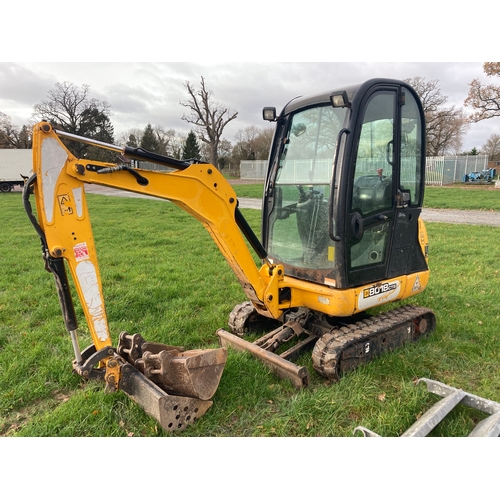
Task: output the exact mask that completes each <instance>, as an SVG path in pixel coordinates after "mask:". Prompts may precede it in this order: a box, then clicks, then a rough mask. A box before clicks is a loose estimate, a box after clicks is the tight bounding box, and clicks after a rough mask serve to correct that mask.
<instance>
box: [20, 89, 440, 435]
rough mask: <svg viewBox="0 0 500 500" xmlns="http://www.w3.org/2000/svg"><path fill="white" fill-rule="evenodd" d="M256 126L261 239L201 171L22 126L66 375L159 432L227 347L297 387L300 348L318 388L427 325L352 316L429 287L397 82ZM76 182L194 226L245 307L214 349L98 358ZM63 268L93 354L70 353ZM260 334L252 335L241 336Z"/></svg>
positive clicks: (124, 336) (414, 162) (104, 334)
mask: <svg viewBox="0 0 500 500" xmlns="http://www.w3.org/2000/svg"><path fill="white" fill-rule="evenodd" d="M263 117H264V119H266V120H269V121H272V122H275V123H276V131H275V135H274V139H273V143H272V147H271V151H270V155H269V163H268V169H267V173H266V180H265V186H264V195H263V204H262V238H261V239H259V238H258V237H257V236H256V235H255V234H254V232H253V231H252V229H251V228H250V226H249V224H248V223H247V222H246V221H245V219H244V217H243V215H242V213H241V211H240V210H239V208H238V199H237V196H236V194H235V192H234V190H233V188H232V187H231V185H230V184H229V183H228V181H227V180H226V179H225V178H224V177H223V176H222V174H221V173H220V172H219V171H218V170H217V168H215V167H214V166H212V165H208V164H203V163H196V162H191V161H180V160H177V159H174V158H169V157H166V156H161V155H158V154H155V153H152V152H148V151H145V150H143V149H141V148H131V147H120V146H114V145H111V144H106V143H102V142H99V141H95V140H92V139H87V138H84V137H80V136H76V135H73V134H69V133H66V132H63V131H59V130H55V129H54V128H53V127H52V126H51V124H50V123H48V122H41V123H39V124H37V125H36V126H35V127H34V134H33V175H32V177H31V178H30V179H29V181H28V182H27V183H26V186H25V189H24V194H23V200H24V205H25V209H26V211H27V213H28V216H29V218H30V220H31V222H32V224H33V225H34V227H35V229H36V231H37V233H38V235H39V237H40V240H41V243H42V251H43V258H44V261H45V267H46V269H47V270H48V271H51V272H52V273H53V274H54V277H55V282H56V287H57V291H58V295H59V300H60V304H61V308H62V311H63V316H64V321H65V324H66V328H67V330H68V332H69V334H70V337H71V339H72V342H73V347H74V351H75V360H74V362H73V368H74V370H75V372H76V373H78V374H79V375H81V376H82V377H84V378H98V379H102V380H104V381H105V384H106V387H107V389H108V390H117V389H121V390H123V391H124V392H126V393H127V394H128V395H129V396H130V397H131V398H132V399H133V400H134V401H136V402H137V403H138V404H140V405H141V406H142V407H143V408H144V410H145V411H146V412H147V413H148V414H150V415H151V416H153V417H154V418H156V419H157V420H158V421H159V422H160V424H161V425H162V427H163V428H164V429H166V430H172V431H173V430H182V429H184V428H185V427H186V426H187V425H189V424H192V423H194V422H195V421H196V420H197V419H198V418H199V417H201V416H202V415H203V414H204V413H205V412H206V411H207V409H208V408H209V407H210V405H211V401H210V399H211V398H212V396H213V394H214V393H215V391H216V389H217V387H218V384H219V381H220V378H221V375H222V372H223V369H224V365H225V362H226V358H227V352H228V350H227V347H228V346H232V347H234V348H236V349H242V350H245V351H248V352H250V353H251V354H253V355H254V356H256V357H257V358H258V359H260V360H261V361H263V362H264V363H266V364H267V365H269V366H270V367H271V369H272V370H274V371H275V372H276V373H278V374H279V375H280V376H283V377H286V378H288V379H289V380H290V381H291V382H292V384H293V385H294V386H296V387H298V388H300V387H305V386H307V385H308V384H309V373H308V370H307V369H306V367H304V366H298V365H297V364H295V363H294V361H296V360H297V357H298V355H299V354H300V353H302V352H303V351H304V349H307V348H309V349H312V362H313V366H314V368H315V369H316V370H317V371H318V372H319V373H320V374H321V375H323V376H324V377H327V378H328V379H330V380H337V379H338V378H339V377H340V376H341V375H342V374H343V373H345V372H347V371H348V370H351V369H354V368H356V367H357V366H359V365H361V364H363V363H366V362H368V361H370V360H371V359H372V358H373V357H374V356H378V355H380V354H382V353H383V352H385V351H388V350H391V349H394V348H396V347H398V346H400V345H402V344H403V343H406V342H410V341H415V340H417V339H418V338H420V337H421V336H423V335H427V334H429V333H430V332H432V331H433V329H434V328H435V316H434V314H433V312H432V311H431V310H429V309H426V308H423V307H417V306H403V307H400V308H396V309H392V310H388V311H385V312H383V313H381V314H378V315H370V314H368V313H367V311H368V310H370V309H372V308H374V307H376V306H379V305H382V304H387V303H390V302H394V301H398V300H401V299H406V298H408V297H412V296H414V295H416V294H418V293H420V292H422V291H423V290H424V289H425V288H426V286H427V283H428V279H429V269H428V265H427V260H428V240H427V233H426V230H425V226H424V223H423V222H422V220H421V219H420V212H421V208H422V200H423V194H424V174H425V123H424V115H423V110H422V105H421V103H420V100H419V98H418V96H417V95H416V93H415V91H414V90H413V89H412V88H411V87H410V86H408V84H406V83H404V82H402V81H397V80H388V79H372V80H369V81H367V82H364V83H362V84H360V85H354V86H350V87H345V88H341V89H337V90H334V91H328V92H325V93H322V94H318V95H313V96H309V97H299V98H296V99H293V100H292V101H290V102H289V103H288V104H287V105H286V106H285V107H284V109H283V110H282V111H281V113H280V114H279V115H278V114H277V113H276V109H275V108H264V111H263ZM71 141H79V142H83V143H86V144H89V145H92V146H97V147H99V148H104V149H106V150H109V151H112V152H116V153H118V154H120V155H125V156H127V157H129V158H131V159H136V160H139V161H141V160H144V161H148V162H153V163H155V164H158V165H163V166H166V167H169V169H166V171H157V170H154V171H153V170H146V169H140V168H133V167H130V166H128V165H127V164H115V163H106V162H100V161H92V160H90V159H87V158H85V159H78V158H76V157H75V156H73V154H72V153H71V152H70V151H69V149H68V148H69V146H68V147H66V145H65V144H69V143H70V142H71ZM85 183H90V184H99V185H103V186H109V187H113V188H116V189H122V190H126V191H132V192H136V193H142V194H146V195H150V196H154V197H158V198H163V199H167V200H170V201H171V202H172V203H174V204H176V205H177V206H179V207H180V208H182V209H184V210H185V211H186V212H188V213H189V214H191V215H192V216H193V217H195V218H196V219H197V220H199V221H200V222H201V223H202V224H203V226H204V227H205V228H206V230H207V231H208V232H209V234H210V235H211V237H212V238H213V240H214V242H215V243H216V245H217V246H218V248H219V249H220V251H221V252H222V254H223V255H224V257H225V258H226V260H227V262H228V263H229V265H230V266H231V268H232V270H233V271H234V274H235V275H236V277H237V279H238V280H239V282H240V284H241V286H242V288H243V291H244V293H245V295H246V297H247V301H245V302H244V303H242V304H239V305H236V306H235V307H234V309H233V311H232V313H231V315H230V318H229V326H230V330H231V331H227V330H224V329H220V330H218V332H217V335H218V337H219V343H220V346H221V347H220V348H218V349H207V350H192V351H184V350H183V349H182V348H179V347H176V346H170V345H168V344H157V343H153V342H147V341H146V340H145V339H144V338H143V337H142V336H141V335H140V334H139V333H134V334H129V333H128V332H122V333H121V334H120V338H119V343H118V346H117V347H116V348H115V347H113V346H112V343H111V340H110V332H109V327H108V322H107V318H106V311H105V302H104V296H103V293H102V289H101V279H100V273H99V267H98V262H97V256H96V250H95V246H94V239H93V234H92V227H91V223H90V219H89V213H88V210H87V203H86V198H85V190H84V185H85ZM31 195H34V197H35V201H36V208H37V210H36V213H37V216H35V215H34V213H33V210H32V207H31V204H30V196H31ZM251 249H253V251H255V253H256V254H257V256H258V257H259V259H261V264H260V265H256V264H255V261H254V258H253V256H252V255H253V254H252V251H251ZM67 268H69V271H70V273H71V276H72V280H73V282H74V285H75V288H76V291H77V293H78V298H79V300H80V302H81V305H82V308H83V311H84V314H85V318H86V321H87V323H88V326H89V330H90V334H91V337H92V341H93V344H92V345H91V346H89V347H87V348H86V349H84V350H83V351H81V350H80V347H79V344H78V336H77V318H76V314H75V310H74V307H73V303H72V297H71V294H70V284H69V280H68V276H67V273H66V269H67ZM262 330H265V331H268V333H264V334H263V336H261V337H260V338H258V339H257V340H255V341H252V342H250V341H248V340H245V339H244V337H245V335H246V334H247V333H249V332H255V331H260V332H261V333H262ZM269 330H270V331H269ZM259 335H260V334H259Z"/></svg>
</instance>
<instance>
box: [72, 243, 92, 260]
mask: <svg viewBox="0 0 500 500" xmlns="http://www.w3.org/2000/svg"><path fill="white" fill-rule="evenodd" d="M73 252H74V254H75V259H76V261H77V262H80V261H81V260H86V259H88V258H89V249H88V248H87V243H85V242H83V243H78V245H75V246H74V247H73Z"/></svg>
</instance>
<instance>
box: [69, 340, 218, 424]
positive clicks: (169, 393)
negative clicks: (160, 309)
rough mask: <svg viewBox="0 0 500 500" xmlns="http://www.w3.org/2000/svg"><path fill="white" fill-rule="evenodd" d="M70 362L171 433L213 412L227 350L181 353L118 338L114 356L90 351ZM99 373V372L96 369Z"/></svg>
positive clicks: (111, 352) (91, 348)
mask: <svg viewBox="0 0 500 500" xmlns="http://www.w3.org/2000/svg"><path fill="white" fill-rule="evenodd" d="M81 358H82V359H81V360H79V361H77V360H75V361H74V362H73V369H74V371H75V372H76V373H78V374H79V375H81V376H82V377H84V378H86V379H104V381H105V383H106V390H107V391H108V392H113V391H116V390H117V389H120V390H122V391H123V392H125V393H126V394H127V396H128V397H130V399H132V400H133V401H134V402H135V403H137V404H138V405H139V406H141V407H142V408H143V410H144V411H145V412H146V413H147V414H148V415H150V416H151V417H153V418H154V419H155V420H157V421H158V422H159V423H160V425H161V426H162V427H163V429H165V430H166V431H169V432H174V431H182V430H184V429H185V428H186V427H187V426H188V425H191V424H194V423H195V422H196V421H197V420H198V419H199V418H200V417H202V416H203V415H204V414H205V412H206V411H207V410H208V409H209V408H210V407H211V406H212V401H210V398H211V397H212V396H213V395H214V394H215V392H216V390H217V387H218V386H219V382H220V379H221V376H222V372H223V371H224V366H225V364H226V360H227V349H226V348H217V349H195V350H192V351H184V350H183V349H182V348H181V347H174V346H169V345H164V344H157V343H153V342H146V341H145V340H144V339H143V338H142V337H141V335H139V334H135V335H129V334H128V333H126V332H122V333H121V335H120V341H119V343H118V347H117V349H116V351H115V349H113V348H112V347H107V348H104V349H100V350H96V348H95V346H94V345H91V346H89V347H88V348H87V349H85V350H84V351H83V352H82V353H81ZM95 367H97V368H95Z"/></svg>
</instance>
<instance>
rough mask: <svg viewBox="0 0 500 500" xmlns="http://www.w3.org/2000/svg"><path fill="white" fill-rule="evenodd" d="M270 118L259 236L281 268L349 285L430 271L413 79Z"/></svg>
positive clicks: (352, 90)
mask: <svg viewBox="0 0 500 500" xmlns="http://www.w3.org/2000/svg"><path fill="white" fill-rule="evenodd" d="M270 116H271V118H274V117H273V115H272V114H271V115H270ZM276 122H277V128H276V133H275V137H274V141H273V146H272V150H271V155H270V163H269V169H268V172H267V178H266V184H265V202H264V217H263V226H262V228H263V234H262V238H263V244H264V246H265V248H266V249H267V251H268V254H269V258H270V259H272V261H273V262H275V263H280V264H282V265H283V266H284V269H285V274H287V275H290V276H294V277H296V278H298V279H301V280H308V281H311V282H313V283H318V284H322V285H329V286H333V287H337V288H341V289H347V288H353V287H357V286H359V285H363V284H365V283H372V282H377V281H380V280H386V279H389V278H393V277H396V276H399V275H401V274H410V273H414V272H419V271H424V270H426V269H427V262H426V258H425V253H426V250H425V249H424V251H422V248H421V246H420V245H419V240H418V235H419V213H420V211H421V207H422V201H423V192H424V167H425V163H424V161H425V147H424V144H425V142H424V140H425V136H424V133H425V127H424V115H423V110H422V107H421V105H420V101H419V99H418V97H417V96H416V95H415V93H414V91H413V90H412V89H411V88H410V87H409V86H406V85H405V84H404V83H403V82H395V81H394V82H393V81H390V80H370V81H368V82H365V83H364V84H362V85H358V86H353V87H349V88H347V89H341V90H337V91H333V92H326V93H323V94H319V95H316V96H313V97H307V98H297V99H295V100H293V101H291V102H290V103H289V104H287V105H286V106H285V108H284V109H283V111H282V112H281V114H280V116H279V117H278V118H277V119H276Z"/></svg>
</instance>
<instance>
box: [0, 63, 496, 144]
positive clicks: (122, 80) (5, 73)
mask: <svg viewBox="0 0 500 500" xmlns="http://www.w3.org/2000/svg"><path fill="white" fill-rule="evenodd" d="M482 64H483V63H482V62H469V63H465V62H449V63H446V62H428V63H425V62H406V63H403V62H395V63H391V62H352V63H351V62H277V63H276V62H0V111H2V112H3V113H5V114H7V115H9V116H10V117H11V120H12V123H13V124H15V125H23V124H25V123H27V122H28V120H29V119H30V117H31V114H32V112H33V106H34V105H35V104H36V103H39V102H41V101H42V100H44V99H46V98H47V92H48V91H49V90H52V89H54V88H55V84H56V83H57V82H65V81H66V82H71V83H73V84H75V85H78V86H82V85H84V84H87V85H90V95H91V96H92V97H95V98H97V99H99V100H101V101H106V102H108V103H109V105H110V106H111V113H112V115H111V121H112V123H113V126H114V129H115V137H118V135H119V134H121V133H125V132H128V131H129V130H130V129H132V128H141V129H143V128H144V127H145V126H146V125H147V124H148V123H150V124H151V125H161V126H163V127H165V128H166V129H170V128H172V129H175V130H177V131H179V132H182V133H187V132H188V131H189V130H190V129H191V125H190V124H188V123H187V122H185V121H183V120H182V119H181V117H182V115H183V114H184V113H185V112H186V111H187V110H186V109H185V108H184V107H183V106H182V105H181V104H180V102H181V101H186V100H187V99H188V95H187V91H186V89H185V86H184V85H185V82H187V81H189V82H190V83H191V84H192V85H194V86H195V87H196V88H199V86H200V80H201V77H202V76H203V78H204V79H205V83H206V86H207V88H209V89H210V90H211V91H212V92H213V99H214V100H215V101H217V102H220V103H221V104H223V105H224V106H225V107H227V108H228V109H229V110H231V111H237V112H238V117H237V118H236V119H235V120H233V121H232V122H230V124H229V125H228V126H227V127H226V129H225V131H224V134H223V137H224V138H226V139H228V140H229V141H231V142H232V143H233V144H234V143H235V142H236V141H235V135H236V133H237V132H238V131H239V130H241V129H244V128H246V127H248V126H251V125H255V126H257V127H264V126H267V125H268V123H267V122H264V121H263V120H262V108H263V107H264V106H275V107H276V108H277V109H278V111H280V110H281V108H282V107H283V106H284V105H285V104H286V103H287V102H288V101H289V100H290V99H293V98H294V97H297V96H299V95H307V94H314V93H316V92H322V91H325V90H333V89H334V88H338V87H342V86H344V85H349V84H353V83H361V82H362V81H364V80H367V79H370V78H374V77H387V78H396V79H404V78H410V77H415V76H420V77H423V78H425V79H426V80H428V81H430V80H437V81H438V82H439V87H440V89H441V93H442V95H444V96H447V97H448V101H447V103H446V105H454V106H463V102H464V100H465V98H466V97H467V94H468V89H469V85H468V84H469V83H470V82H471V81H472V80H473V79H474V78H480V79H481V80H483V81H485V82H486V83H496V84H500V81H499V82H495V81H494V79H491V78H487V77H485V76H484V73H483V69H482ZM465 109H466V110H468V111H472V110H471V109H470V108H465ZM493 133H496V134H500V118H499V119H490V120H486V121H483V122H480V123H478V124H472V125H471V126H470V128H469V130H468V133H467V135H466V137H465V140H464V144H463V148H462V150H470V149H472V148H473V147H476V148H478V149H479V148H480V147H481V146H482V145H484V144H485V142H486V141H487V139H488V138H489V137H490V136H491V134H493Z"/></svg>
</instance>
